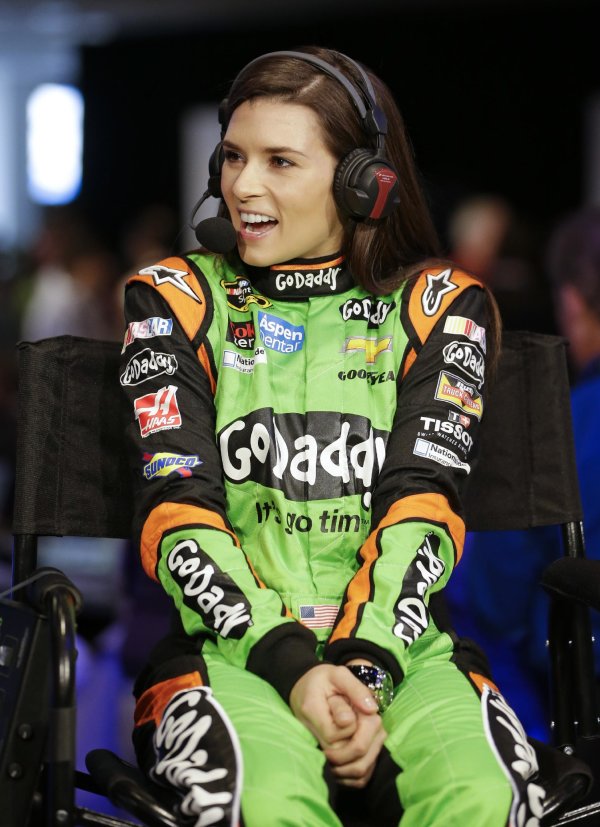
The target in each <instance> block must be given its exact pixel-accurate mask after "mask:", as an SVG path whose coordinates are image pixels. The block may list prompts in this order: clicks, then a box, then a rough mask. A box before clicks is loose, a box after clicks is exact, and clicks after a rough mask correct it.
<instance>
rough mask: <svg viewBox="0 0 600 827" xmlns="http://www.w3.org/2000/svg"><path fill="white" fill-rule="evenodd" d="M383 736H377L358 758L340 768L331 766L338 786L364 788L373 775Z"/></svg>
mask: <svg viewBox="0 0 600 827" xmlns="http://www.w3.org/2000/svg"><path fill="white" fill-rule="evenodd" d="M384 740H385V734H383V735H378V737H377V738H376V739H375V740H374V741H373V742H372V744H371V745H370V747H369V749H368V751H367V752H366V753H365V754H364V755H362V756H361V757H360V758H358V759H356V760H354V761H351V762H349V763H347V764H342V765H340V766H332V768H331V769H332V773H333V774H334V776H335V777H336V778H337V780H338V781H339V783H340V784H344V785H346V786H351V787H364V786H365V784H367V783H368V782H369V779H370V778H371V776H372V775H373V770H374V769H375V764H376V762H377V758H378V756H379V753H380V751H381V747H382V746H383V742H384Z"/></svg>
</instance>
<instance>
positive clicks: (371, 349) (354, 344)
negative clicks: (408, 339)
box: [342, 336, 393, 365]
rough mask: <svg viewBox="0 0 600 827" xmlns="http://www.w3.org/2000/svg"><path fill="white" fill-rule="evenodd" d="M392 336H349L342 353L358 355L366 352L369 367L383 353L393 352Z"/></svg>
mask: <svg viewBox="0 0 600 827" xmlns="http://www.w3.org/2000/svg"><path fill="white" fill-rule="evenodd" d="M392 339H393V337H392V336H382V338H381V339H378V338H377V336H348V338H347V339H346V341H345V342H344V346H343V348H342V353H358V352H359V351H361V350H362V351H364V354H365V361H366V363H367V365H372V364H373V363H374V362H375V360H376V359H377V357H378V356H380V355H381V354H382V353H385V352H387V351H391V350H392Z"/></svg>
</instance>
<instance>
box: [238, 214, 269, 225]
mask: <svg viewBox="0 0 600 827" xmlns="http://www.w3.org/2000/svg"><path fill="white" fill-rule="evenodd" d="M240 216H241V219H242V221H244V222H245V223H246V224H259V223H260V222H261V221H275V219H274V218H272V217H271V216H270V215H260V214H259V213H255V212H241V213H240Z"/></svg>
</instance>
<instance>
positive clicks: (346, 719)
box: [329, 695, 357, 740]
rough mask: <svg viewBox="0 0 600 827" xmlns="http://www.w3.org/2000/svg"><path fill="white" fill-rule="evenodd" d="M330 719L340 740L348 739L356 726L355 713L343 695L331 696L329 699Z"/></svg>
mask: <svg viewBox="0 0 600 827" xmlns="http://www.w3.org/2000/svg"><path fill="white" fill-rule="evenodd" d="M329 711H330V713H331V719H332V721H333V723H334V725H335V726H336V728H337V729H338V730H339V737H338V740H339V739H340V738H349V737H350V736H351V735H352V734H353V733H354V731H355V730H356V726H357V716H356V712H355V711H354V709H353V708H352V706H351V704H349V703H348V700H347V699H346V698H345V697H344V696H343V695H332V696H331V698H330V699H329Z"/></svg>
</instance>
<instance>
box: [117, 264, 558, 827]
mask: <svg viewBox="0 0 600 827" xmlns="http://www.w3.org/2000/svg"><path fill="white" fill-rule="evenodd" d="M125 307H126V323H127V331H126V334H125V341H124V346H123V354H122V372H121V377H120V381H121V385H122V386H123V389H124V391H125V393H126V394H127V397H128V400H129V411H131V413H130V415H129V418H128V424H127V434H128V441H129V445H130V448H131V463H132V467H133V470H134V484H135V491H136V503H137V512H136V523H135V526H134V533H135V537H136V538H137V540H138V541H139V547H140V552H141V558H142V563H143V566H144V569H145V571H146V572H147V573H148V575H149V576H150V577H152V578H154V579H156V580H158V581H159V582H160V583H161V584H162V586H163V587H164V589H165V590H166V591H167V592H168V594H169V595H170V596H171V597H172V599H173V603H174V605H175V607H176V609H177V616H178V628H177V629H176V630H175V631H174V633H173V635H171V636H170V637H169V638H168V639H167V640H166V641H163V642H161V643H160V644H159V645H158V647H157V648H156V649H155V651H154V653H153V654H152V656H151V659H150V663H149V666H148V668H147V669H146V670H145V671H144V673H143V674H142V675H141V676H140V678H139V680H138V682H137V685H136V690H135V691H136V697H137V699H138V703H137V708H136V730H135V734H134V740H135V741H136V746H137V750H138V756H139V759H140V763H141V764H142V766H143V767H144V769H145V770H146V771H147V772H149V773H150V774H151V775H152V777H154V778H155V779H156V780H157V781H160V782H162V783H165V784H168V785H171V786H175V787H177V788H179V789H180V791H181V792H182V794H185V798H184V802H183V805H182V811H183V812H184V813H187V814H190V815H192V814H194V813H198V812H200V811H201V812H202V813H203V814H204V815H203V816H200V817H199V820H198V822H197V824H198V825H204V824H219V825H220V824H223V825H225V824H227V825H235V824H237V823H245V824H248V825H250V824H261V825H265V824H273V825H275V824H276V825H282V824H290V825H292V824H309V825H312V824H314V825H320V824H326V825H327V824H332V825H338V824H339V823H340V822H339V820H338V818H337V816H336V814H335V811H334V809H335V808H334V804H335V802H334V800H333V796H334V793H335V790H334V788H333V786H332V785H331V784H328V776H327V766H326V762H325V760H324V757H323V755H322V753H320V751H319V750H315V740H314V738H313V736H312V735H311V734H310V733H309V732H308V731H307V730H305V729H304V727H303V726H302V725H301V724H299V722H298V721H296V719H295V718H294V717H293V715H292V714H291V711H290V709H289V707H288V705H287V701H288V698H289V694H290V691H291V689H292V687H293V686H294V684H295V682H296V681H297V680H298V679H299V678H300V677H301V676H302V675H303V674H304V673H305V672H306V671H307V670H308V669H310V668H312V667H313V666H315V665H317V664H318V663H320V662H321V661H322V660H323V659H325V660H327V661H329V662H332V663H334V664H343V663H345V662H347V661H348V660H349V659H351V658H355V657H361V658H366V659H368V660H370V661H372V662H374V663H376V664H377V665H379V666H381V667H383V668H384V669H386V670H387V671H388V672H389V673H390V675H391V676H392V679H393V682H394V685H395V687H396V692H395V698H394V701H393V703H392V705H391V707H390V708H389V709H388V710H387V711H386V712H385V715H384V725H385V727H386V730H387V732H388V734H389V735H388V740H387V742H386V746H385V750H384V751H382V758H381V761H380V766H381V772H379V774H378V773H376V777H375V778H374V780H373V782H372V783H371V784H370V785H369V787H370V790H369V791H368V792H367V793H365V795H366V796H367V797H368V796H369V795H370V796H371V799H372V804H373V807H375V808H376V809H377V811H378V813H379V815H378V817H377V818H378V820H377V823H378V824H395V823H398V821H399V819H400V818H401V817H402V824H403V825H406V826H407V827H410V825H420V827H423V825H426V824H453V823H456V824H459V823H460V824H461V825H463V824H478V825H488V824H489V825H504V824H508V823H514V824H517V823H527V824H528V825H530V827H531V826H532V825H534V824H536V823H537V821H536V814H539V812H540V807H541V803H540V802H541V800H542V798H543V795H544V793H543V790H542V789H541V787H539V786H538V785H537V784H536V783H534V782H535V773H536V769H537V766H536V761H535V755H534V753H533V751H532V750H531V748H530V747H529V746H528V744H527V742H526V739H525V735H524V733H523V732H522V729H521V728H520V725H519V723H518V721H516V719H515V718H514V714H513V713H512V712H511V711H510V709H509V707H508V706H507V705H506V703H505V701H504V699H503V698H502V696H501V695H500V694H499V693H498V691H497V689H496V687H495V686H494V685H493V683H492V682H491V681H490V680H489V679H487V678H482V677H481V675H480V674H479V673H480V672H481V671H484V670H478V669H477V668H475V667H473V668H471V667H470V666H468V665H465V661H464V658H462V659H461V656H460V653H459V651H458V649H459V647H457V645H456V639H455V637H454V636H453V634H452V633H451V631H450V630H442V629H441V628H440V627H439V626H438V624H437V623H436V620H435V610H434V605H435V600H436V598H435V595H436V593H438V592H440V591H441V590H442V589H443V587H444V585H445V584H446V582H447V581H448V578H449V577H450V574H451V572H452V570H453V568H454V566H455V565H456V564H457V563H458V561H459V559H460V555H461V551H462V545H463V540H464V531H465V528H464V521H463V518H462V513H461V505H460V493H461V488H462V486H463V485H464V482H465V480H466V479H467V478H468V475H469V473H470V470H471V465H472V462H473V460H474V458H475V456H476V441H477V431H478V426H479V423H480V421H481V417H482V415H483V413H484V405H485V389H486V374H485V371H486V361H487V352H488V350H489V348H488V347H487V343H486V329H487V328H488V326H489V321H490V320H489V317H488V314H489V312H490V310H489V305H488V299H487V297H486V293H485V291H484V290H483V289H482V287H481V285H480V284H479V283H478V282H477V281H475V280H474V279H473V278H471V277H470V276H468V275H466V274H464V273H462V272H461V271H459V270H458V269H455V268H452V267H450V266H439V267H435V268H433V269H430V270H425V271H423V272H422V273H421V274H419V275H418V276H417V277H415V278H414V279H411V280H409V281H408V282H407V283H404V284H402V285H401V286H399V287H398V288H397V289H395V290H394V291H393V292H391V293H389V294H387V295H381V296H372V295H370V294H368V293H367V292H366V291H365V290H363V289H362V288H360V287H358V286H357V285H356V284H355V283H354V281H353V279H352V277H351V274H350V273H349V272H348V270H347V268H346V266H345V263H344V260H343V258H342V257H341V256H334V257H329V258H328V259H323V260H320V261H314V260H313V261H299V262H294V263H291V264H285V265H276V266H273V267H271V268H265V269H258V268H251V267H242V266H241V265H237V266H236V265H231V264H229V263H228V262H226V261H225V260H224V259H223V258H222V257H220V256H213V255H211V254H205V253H200V252H195V253H190V254H188V255H186V256H181V257H172V258H169V259H166V260H164V261H162V262H160V263H159V264H157V265H154V266H152V267H147V268H144V269H143V270H141V271H140V273H138V274H137V275H135V276H133V277H132V278H131V279H130V281H129V284H128V287H127V294H126V305H125ZM207 721H211V722H212V723H211V725H210V726H209V727H208V729H207V726H208V725H207V723H206V722H207ZM202 722H204V723H202ZM173 732H177V733H179V735H178V737H177V738H175V739H174V738H173ZM208 744H212V747H211V748H208V746H207V745H208ZM200 745H202V755H203V756H204V758H203V761H202V762H200V764H202V766H198V763H199V762H198V760H196V761H195V762H194V761H193V760H192V759H191V758H190V756H191V755H196V756H197V755H199V754H200V753H199V752H197V750H198V748H199V746H200ZM517 756H518V760H517ZM515 767H516V769H515ZM242 778H243V783H242ZM448 784H452V785H453V788H454V791H453V795H452V796H450V797H449V796H448V794H447V785H448ZM458 789H460V790H462V793H460V794H458V793H457V792H456V791H457V790H458ZM265 813H269V814H270V815H269V816H268V818H266V816H265ZM525 815H526V816H527V818H526V819H525V821H521V820H520V819H523V818H524V817H525ZM269 818H270V819H271V820H268V819H269ZM202 819H204V820H202ZM265 819H266V820H265ZM518 819H519V820H518ZM527 819H529V820H527ZM240 820H241V821H240Z"/></svg>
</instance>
